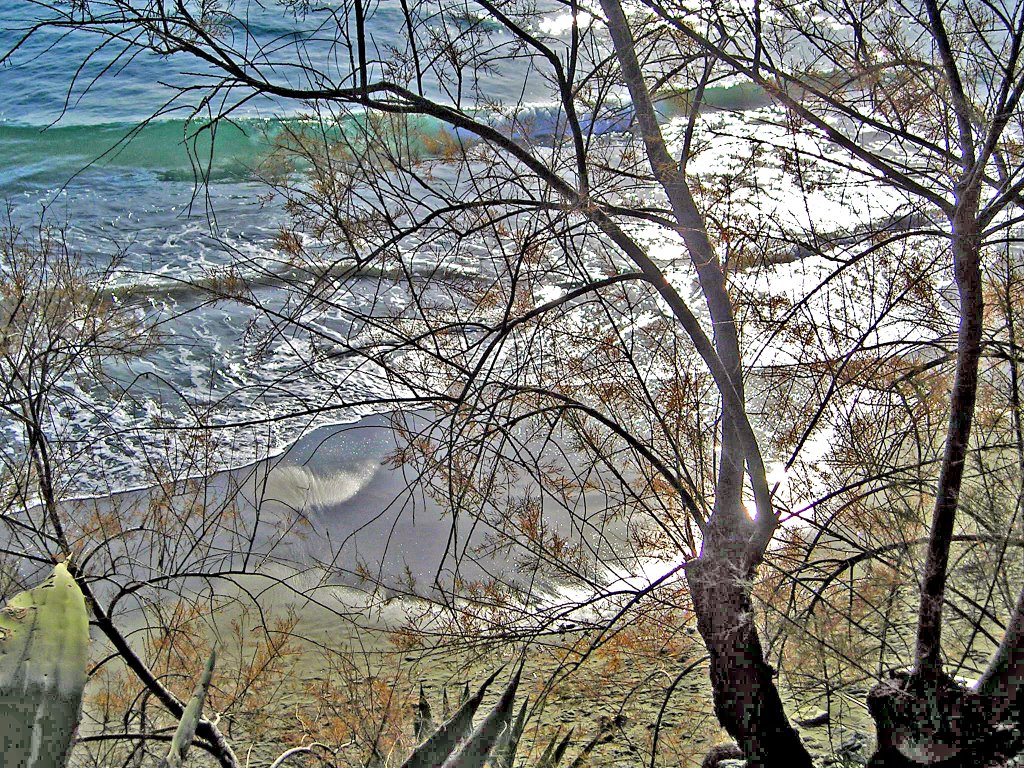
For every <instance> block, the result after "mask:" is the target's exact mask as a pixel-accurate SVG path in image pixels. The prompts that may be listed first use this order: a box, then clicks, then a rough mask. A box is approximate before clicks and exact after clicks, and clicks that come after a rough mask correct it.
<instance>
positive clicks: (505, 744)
mask: <svg viewBox="0 0 1024 768" xmlns="http://www.w3.org/2000/svg"><path fill="white" fill-rule="evenodd" d="M529 703H530V699H529V698H525V699H523V704H522V706H521V707H520V708H519V715H518V716H517V717H516V719H515V722H513V723H511V724H510V726H509V727H508V728H506V729H505V730H504V731H502V734H501V738H500V739H499V740H498V743H497V744H495V746H494V749H493V750H492V751H493V753H494V761H493V762H494V766H495V768H512V766H513V765H515V760H516V751H517V750H518V749H519V740H520V739H522V738H523V731H524V730H526V709H527V706H528V705H529Z"/></svg>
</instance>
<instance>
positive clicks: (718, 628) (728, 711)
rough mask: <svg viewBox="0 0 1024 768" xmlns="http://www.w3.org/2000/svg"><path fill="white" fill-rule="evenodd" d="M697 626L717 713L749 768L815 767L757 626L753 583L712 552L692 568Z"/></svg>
mask: <svg viewBox="0 0 1024 768" xmlns="http://www.w3.org/2000/svg"><path fill="white" fill-rule="evenodd" d="M686 580H687V582H688V584H689V587H690V593H691V595H692V597H693V605H694V610H695V612H696V614H697V628H698V630H699V631H700V634H701V637H703V638H704V643H705V645H706V646H707V649H708V652H709V654H710V657H711V687H712V691H713V694H714V701H715V715H716V716H717V717H718V721H719V723H721V724H722V726H723V727H724V728H725V729H726V730H727V731H728V732H729V735H730V736H732V737H733V739H735V740H736V743H737V744H738V745H739V747H740V749H741V750H742V751H743V754H744V756H745V757H746V759H747V765H748V766H751V767H752V768H753V767H757V768H760V767H761V766H786V768H810V766H811V757H810V755H809V754H808V752H807V749H806V748H805V747H804V745H803V742H802V741H801V740H800V736H799V735H798V734H797V732H796V731H795V730H793V728H792V727H791V726H790V724H789V720H788V719H787V718H786V712H785V709H784V707H783V705H782V699H781V697H780V696H779V691H778V688H777V687H776V685H775V680H774V670H773V669H772V668H771V666H769V664H768V663H767V662H766V661H765V658H764V652H763V651H762V648H761V641H760V639H759V638H758V634H757V628H756V626H755V625H754V613H753V609H752V605H751V600H750V583H749V581H747V580H745V579H743V578H742V575H741V574H740V573H738V572H737V569H736V568H735V566H734V565H733V564H732V563H730V562H728V561H725V560H721V559H714V558H709V557H708V556H707V555H706V554H705V555H704V556H703V557H701V558H700V559H699V560H695V561H693V562H691V563H690V564H689V565H688V566H687V568H686Z"/></svg>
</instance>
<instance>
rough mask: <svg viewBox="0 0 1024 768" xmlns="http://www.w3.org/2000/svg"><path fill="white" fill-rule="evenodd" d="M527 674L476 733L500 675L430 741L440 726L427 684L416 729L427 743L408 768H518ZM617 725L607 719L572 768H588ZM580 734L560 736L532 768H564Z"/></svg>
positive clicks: (515, 682) (508, 690) (470, 698)
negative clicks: (521, 692) (521, 695)
mask: <svg viewBox="0 0 1024 768" xmlns="http://www.w3.org/2000/svg"><path fill="white" fill-rule="evenodd" d="M521 671H522V668H521V667H520V670H519V671H517V672H516V674H515V675H514V676H513V677H512V680H511V681H510V682H509V684H508V686H507V687H506V688H505V691H504V693H503V694H502V696H501V699H500V701H499V702H498V703H497V705H495V707H494V709H493V710H491V712H490V713H489V714H488V715H487V717H486V718H485V719H484V720H483V722H482V723H481V724H480V725H479V726H477V727H476V728H475V729H474V728H473V716H474V715H475V714H476V711H477V709H479V707H480V702H481V701H482V700H483V697H484V693H485V692H486V691H487V688H488V686H490V684H491V683H492V682H494V679H495V677H496V676H497V673H494V674H492V675H491V676H490V677H489V678H488V679H487V680H486V681H484V683H483V685H482V686H480V689H479V690H478V691H477V692H476V694H474V695H472V696H470V695H468V694H467V695H464V696H463V701H462V704H461V706H460V707H459V709H458V710H456V712H455V714H453V715H452V716H451V717H450V718H449V719H448V720H446V721H445V722H444V723H442V724H441V725H440V726H439V727H437V728H436V729H434V730H433V732H432V733H430V735H429V736H427V734H428V733H429V732H430V731H431V729H432V728H433V727H434V726H433V722H434V721H433V713H432V711H431V708H430V702H428V701H427V697H426V693H425V691H424V689H423V686H422V685H421V686H420V697H419V702H418V703H417V705H416V711H415V717H414V729H415V734H416V738H417V739H422V740H423V741H422V743H421V744H420V746H419V747H417V748H416V750H415V751H413V753H412V755H411V756H410V757H409V759H408V760H406V761H405V763H403V764H402V768H438V766H440V767H441V768H484V766H485V765H487V764H489V765H490V766H491V768H514V767H515V762H516V752H517V751H518V749H519V743H520V741H521V739H522V737H523V733H524V731H525V730H526V715H527V708H528V704H529V701H528V700H526V699H524V700H523V702H522V704H521V705H520V707H519V712H518V714H517V715H516V716H515V717H513V710H514V700H515V693H516V689H517V688H518V685H519V677H520V674H521ZM467 691H468V688H467ZM616 725H621V720H620V719H619V718H616V719H614V720H612V719H605V718H602V721H601V723H600V728H599V731H598V733H597V735H595V736H594V737H593V738H592V739H591V740H590V741H588V742H587V743H586V744H585V745H584V746H583V749H582V750H580V753H579V754H578V755H577V756H576V758H575V759H574V760H573V762H572V763H571V764H570V765H569V768H582V766H583V765H584V763H585V762H586V759H587V757H588V756H589V755H590V753H591V752H592V751H593V750H594V748H595V747H596V746H597V745H598V744H601V743H602V742H604V741H607V740H608V739H609V738H610V732H611V730H612V728H613V727H614V726H616ZM574 730H575V729H570V730H569V732H568V733H567V734H565V736H562V734H561V732H560V731H559V732H558V733H556V734H555V736H554V737H553V738H552V739H551V741H550V742H549V743H548V745H547V746H546V747H545V748H544V750H543V752H542V753H541V757H540V759H539V760H538V761H537V762H536V763H535V764H534V765H533V766H532V768H558V766H559V765H560V764H561V762H562V759H563V758H564V757H565V753H566V752H567V750H568V747H569V744H570V742H571V741H572V736H573V732H574Z"/></svg>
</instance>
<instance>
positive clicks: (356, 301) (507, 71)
mask: <svg viewBox="0 0 1024 768" xmlns="http://www.w3.org/2000/svg"><path fill="white" fill-rule="evenodd" d="M233 7H234V8H236V9H239V8H242V7H243V6H241V5H240V4H235V5H234V6H233ZM246 8H247V11H246V13H247V30H248V32H247V34H249V35H250V36H251V37H250V38H249V42H250V43H267V42H269V41H275V40H276V41H277V42H278V44H279V45H278V50H279V51H281V53H280V56H281V59H280V61H276V62H274V61H270V62H268V64H267V70H266V71H267V73H268V74H272V75H274V76H275V77H278V78H279V79H281V80H284V81H289V78H294V77H295V74H294V71H293V69H291V68H289V66H287V57H286V52H287V51H288V50H292V49H291V48H290V46H291V44H293V43H301V45H302V46H303V50H304V56H305V62H306V63H307V64H308V65H310V66H312V67H313V68H314V69H317V70H319V71H321V72H323V73H326V74H327V75H328V76H331V77H333V78H334V81H335V82H341V81H343V80H344V78H345V76H346V63H345V62H346V59H345V57H344V56H342V55H340V54H339V52H338V51H337V50H336V48H335V46H334V44H333V35H331V34H326V31H329V29H328V28H324V29H319V31H318V28H319V27H320V25H322V24H323V23H324V22H325V20H327V19H329V18H330V13H331V9H330V8H329V7H328V8H325V9H323V11H322V12H321V13H313V14H311V15H308V16H305V17H296V16H294V15H292V14H289V13H288V12H287V11H286V10H285V7H284V6H283V5H278V4H273V3H271V4H267V5H258V4H256V3H251V4H249V5H248V6H246ZM43 10H44V9H42V8H41V6H39V5H36V4H34V3H31V2H26V0H0V55H4V54H7V53H8V52H10V51H11V50H12V48H14V47H15V45H16V43H17V42H18V41H19V40H20V39H21V38H22V37H23V35H24V32H25V30H26V29H28V28H29V27H30V26H31V25H32V24H33V23H35V21H36V20H37V15H38V14H39V13H41V12H42V11H43ZM539 18H542V17H539ZM403 23H404V22H403V16H402V15H401V11H400V10H399V6H398V4H397V3H380V4H377V5H372V4H371V12H370V15H369V17H368V20H367V25H368V31H369V34H370V36H371V37H372V38H373V40H374V45H375V46H376V47H377V49H378V50H381V51H383V50H385V49H386V47H387V46H388V45H391V44H394V43H397V40H396V39H395V38H394V36H395V35H396V34H400V33H401V30H402V29H403ZM424 23H428V24H429V23H434V22H432V21H431V20H429V19H428V20H425V21H424ZM454 23H456V24H457V23H458V22H457V21H456V22H454ZM485 26H487V32H488V34H491V35H494V36H495V37H494V38H492V42H495V43H499V42H500V41H501V40H500V31H498V30H497V29H496V26H495V25H489V26H488V25H485ZM231 35H232V36H233V37H232V39H233V40H234V42H235V44H236V45H241V44H243V43H244V42H245V40H244V39H243V38H244V35H243V32H242V30H241V29H240V28H238V29H232V30H231ZM97 43H98V39H97V38H96V37H94V36H91V35H88V34H85V33H81V32H72V33H65V32H58V31H43V32H41V33H38V34H36V35H34V36H32V37H31V38H30V39H29V40H28V42H27V43H24V44H23V45H22V46H21V48H20V49H19V50H17V51H15V52H14V53H12V54H11V55H9V56H8V57H7V59H6V61H5V62H4V63H3V64H2V65H0V94H2V97H0V200H2V201H3V202H4V203H6V205H7V207H8V209H9V216H10V217H11V219H12V220H13V221H14V223H15V224H16V225H17V226H19V227H22V228H24V229H25V230H26V231H30V230H31V229H32V227H34V226H36V225H37V224H38V223H39V222H40V221H43V222H44V223H45V224H47V225H49V226H58V227H61V228H62V229H63V230H64V231H65V232H66V236H67V238H68V240H69V242H70V244H71V246H72V247H73V248H74V249H75V250H76V252H77V253H79V254H80V255H81V257H82V260H83V261H84V262H86V263H87V264H95V265H99V266H104V265H105V264H107V263H109V262H110V261H111V259H113V258H115V256H116V257H119V258H121V259H122V264H121V272H120V273H119V281H120V282H122V283H127V284H134V285H142V286H144V290H135V291H127V292H125V293H124V294H123V295H125V296H135V297H143V299H144V300H143V299H139V301H140V311H144V312H146V313H148V314H149V315H150V316H151V317H153V318H155V319H157V320H158V321H159V322H160V327H161V331H162V333H163V337H164V340H165V344H164V346H163V347H161V348H160V349H159V350H157V351H155V352H152V353H150V354H148V355H147V356H146V357H145V359H140V360H134V361H130V362H127V363H124V364H122V365H121V366H119V367H118V368H117V369H115V370H114V371H113V373H114V376H115V379H116V381H117V382H118V383H119V385H120V386H123V387H124V391H123V392H118V391H114V392H113V394H111V393H110V392H107V391H105V390H100V389H97V388H90V387H88V386H85V385H83V384H82V383H81V382H77V381H74V382H73V381H69V382H68V383H67V389H66V391H67V392H68V397H67V398H66V402H64V403H63V404H62V405H61V407H62V408H63V409H64V410H63V411H62V414H61V422H62V427H61V428H62V429H63V430H64V432H63V434H64V436H65V438H66V439H70V440H72V441H77V442H76V444H78V443H81V444H83V445H89V450H87V451H79V452H78V455H79V456H80V457H84V458H82V459H81V461H82V464H81V465H80V466H78V467H75V468H74V471H75V473H76V476H77V477H80V478H82V482H83V483H84V487H85V488H87V489H88V490H104V487H103V486H104V484H105V483H111V482H113V483H115V485H118V486H123V485H130V484H132V483H134V482H138V481H140V480H142V479H143V478H141V477H139V475H138V472H137V471H136V469H137V468H138V467H139V466H142V465H144V464H146V463H157V464H159V463H160V460H158V459H154V457H152V456H148V454H147V458H146V459H145V460H140V453H144V452H146V451H147V450H150V448H151V446H152V445H154V444H157V443H162V442H163V441H164V440H165V438H166V435H159V437H158V439H157V438H155V437H154V435H153V433H151V432H150V431H149V427H148V425H149V424H151V423H152V422H153V420H155V419H163V420H167V419H170V420H173V421H177V422H179V423H181V422H183V421H184V422H185V423H188V422H190V420H191V421H194V420H196V419H197V418H199V417H197V414H200V415H201V419H202V420H203V421H207V422H213V423H219V424H223V423H230V422H234V421H237V420H239V419H247V418H249V417H251V416H253V414H263V415H267V416H272V417H277V416H280V415H281V414H282V413H286V412H288V411H289V409H290V408H293V407H295V404H296V403H300V404H301V406H302V408H303V409H308V408H311V407H316V406H317V405H318V404H326V403H335V404H336V403H337V401H338V400H339V399H342V400H345V401H346V402H356V401H358V400H359V399H360V398H363V397H365V398H372V397H373V396H374V395H375V394H378V393H379V392H380V389H379V386H380V385H379V383H378V382H377V380H376V379H375V378H374V375H373V373H372V372H367V371H364V370H361V369H358V370H357V368H356V367H354V366H355V364H354V363H351V362H349V361H345V360H341V361H338V362H336V363H332V366H331V367H330V368H328V369H325V370H317V371H313V372H311V371H310V369H309V368H308V367H306V366H305V363H304V361H302V360H301V359H299V358H297V357H296V355H295V349H296V345H295V344H293V343H292V340H290V339H282V340H281V343H280V345H279V348H272V349H271V350H270V353H269V356H268V355H266V354H265V355H264V356H262V357H259V358H257V357H255V356H254V355H253V352H252V345H251V344H250V343H249V340H250V339H251V338H252V329H253V325H252V322H253V320H254V318H255V315H256V313H255V311H254V310H252V309H251V308H244V307H242V306H240V305H238V304H234V303H232V302H224V301H222V302H218V303H215V304H214V303H210V302H208V301H206V300H204V299H203V297H202V295H201V293H198V292H189V291H180V290H177V291H166V292H161V288H160V287H161V286H169V285H174V286H180V285H181V284H182V283H183V282H188V281H197V282H203V281H204V280H207V279H208V278H209V277H210V276H211V275H216V274H217V271H218V270H223V269H224V268H225V267H227V266H228V265H232V266H233V267H234V266H238V265H240V266H241V268H242V269H243V270H246V269H255V270H264V272H265V271H266V270H268V269H269V270H270V271H274V269H276V267H274V266H273V265H274V264H275V263H276V262H277V260H278V259H279V256H278V254H277V251H276V249H275V247H274V243H275V238H276V237H277V236H278V234H279V232H280V230H281V228H282V227H285V226H288V225H289V224H290V222H289V219H288V217H287V216H286V214H285V212H284V211H283V209H282V207H281V206H280V204H279V203H277V202H276V201H274V200H269V201H268V199H267V196H266V192H267V189H266V187H265V186H263V185H262V184H261V183H260V182H259V181H257V180H256V178H255V176H256V175H257V171H258V169H259V167H260V164H261V162H262V161H263V159H264V158H265V157H266V153H267V151H268V150H269V149H270V148H271V146H272V145H273V142H274V139H275V137H277V136H278V135H280V133H281V132H282V130H284V129H288V130H295V129H297V128H301V127H302V124H303V122H304V120H305V119H306V118H304V117H303V115H304V113H305V112H306V111H307V110H308V109H309V105H306V104H302V103H296V102H285V101H276V100H273V99H269V98H266V97H257V98H252V94H249V93H245V92H242V91H236V92H232V93H230V94H227V95H226V99H227V100H226V101H225V102H219V103H218V108H219V109H231V120H230V121H219V122H217V123H216V126H215V130H216V134H215V137H214V132H213V130H212V125H213V124H212V123H211V121H210V114H209V110H207V109H204V108H201V107H203V106H204V105H203V104H202V102H201V101H200V99H201V94H199V93H198V92H186V93H182V92H181V91H180V88H181V87H182V86H186V85H188V84H190V83H195V82H197V79H201V78H202V77H203V75H204V74H208V73H204V71H203V69H202V67H201V66H200V65H197V64H196V63H195V62H194V61H192V60H189V59H186V58H184V57H181V56H169V57H157V56H154V55H147V54H139V55H130V56H128V55H124V52H123V51H120V50H118V49H117V48H116V47H107V48H102V49H99V50H97V49H96V46H97ZM481 77H482V78H486V82H483V83H481V85H483V86H484V90H485V91H486V92H487V93H488V94H489V96H490V97H492V98H494V99H495V100H497V101H500V102H504V103H505V104H528V105H530V106H529V107H528V108H527V109H526V110H525V112H524V113H523V114H521V115H519V117H518V118H517V119H516V120H511V119H510V118H508V117H507V116H505V117H497V116H494V117H490V116H489V115H488V113H485V112H478V114H479V115H480V117H481V118H483V119H487V120H490V121H491V122H492V124H493V125H495V126H497V127H499V128H500V129H502V130H505V131H507V132H508V133H509V134H510V135H512V136H514V137H516V138H519V139H527V140H530V141H533V142H539V143H545V142H547V143H550V142H554V141H558V140H559V134H560V131H561V130H562V129H563V126H564V115H563V114H562V113H561V111H560V110H559V109H558V108H557V107H556V106H553V105H552V102H551V101H550V94H549V91H548V85H547V83H546V82H545V80H544V79H543V78H541V77H538V76H537V72H536V70H535V69H533V68H531V67H530V66H529V65H528V64H527V63H525V62H524V61H522V60H511V61H508V62H506V63H504V64H499V65H496V66H495V67H491V68H489V69H488V70H486V71H485V72H483V73H482V74H481ZM296 84H298V83H296ZM423 85H424V88H425V90H426V91H427V92H428V93H433V94H435V95H441V94H444V93H446V92H447V91H448V90H450V89H449V86H450V84H449V83H441V82H437V81H436V80H432V79H431V78H430V77H427V78H425V80H424V83H423ZM473 85H474V83H473V82H472V81H471V80H470V81H467V82H466V83H463V86H464V87H465V88H466V89H467V90H471V89H472V87H473ZM708 99H709V101H710V103H711V106H713V107H721V108H741V109H742V108H748V107H750V106H757V105H758V103H759V102H761V101H763V97H762V95H761V94H759V93H756V92H752V91H750V90H749V89H744V88H742V87H733V88H720V89H713V90H711V91H710V92H709V94H708ZM684 102H685V99H682V100H681V102H680V103H684ZM677 108H678V104H676V105H673V104H672V103H665V104H664V105H663V112H664V114H665V115H670V114H672V112H673V110H675V109H677ZM494 114H495V115H497V114H498V113H494ZM630 118H631V115H630V111H629V109H628V106H622V107H619V108H610V109H606V110H605V111H604V112H602V113H601V114H600V115H596V116H590V115H588V114H586V113H585V112H584V114H582V122H583V123H584V126H585V127H588V128H591V129H592V130H593V131H594V132H595V133H610V132H617V131H624V130H628V128H629V124H630ZM348 119H349V120H358V119H359V118H358V117H355V118H348ZM414 127H415V129H416V131H419V132H425V133H427V134H429V133H432V132H438V131H443V130H446V129H444V128H443V127H441V126H439V125H437V124H435V123H431V122H430V121H425V120H421V121H419V122H418V123H416V124H415V126H414ZM331 130H336V131H339V132H340V131H344V130H346V128H345V125H344V124H342V125H340V126H337V125H336V126H335V127H334V128H332V129H331ZM268 264H269V265H271V266H270V267H268V266H267V265H268ZM350 288H351V290H350V291H348V292H347V293H346V294H345V298H344V299H339V303H340V304H344V302H349V303H350V304H351V305H358V306H359V307H361V308H365V307H366V306H367V304H368V303H369V302H370V301H371V300H372V299H374V298H379V294H380V292H381V291H382V290H384V292H385V293H387V290H386V289H382V288H381V286H380V284H379V282H377V281H374V280H367V281H365V286H364V285H363V284H362V283H360V282H359V281H358V280H356V281H354V282H353V284H352V285H351V286H350ZM257 298H258V301H259V302H260V303H261V304H262V305H263V306H264V307H268V308H272V309H273V308H279V307H282V306H284V305H285V304H286V303H287V302H288V299H289V297H288V296H287V295H286V294H284V293H283V292H282V290H281V289H280V287H279V286H275V285H273V284H272V282H268V283H267V284H266V285H261V287H260V288H259V290H258V291H257ZM384 299H385V300H388V301H400V300H401V299H400V297H397V298H396V296H392V295H385V296H384ZM320 321H321V322H322V323H323V324H324V326H325V327H327V328H329V329H330V330H331V331H332V332H337V333H339V334H344V333H345V332H346V331H347V326H346V324H347V323H348V320H347V316H346V314H345V311H344V306H342V307H341V308H340V309H339V310H338V313H337V316H336V317H325V318H322V319H321V320H320ZM116 389H117V388H116V387H115V390H116ZM332 413H333V415H332V417H331V418H341V417H343V418H354V417H356V416H358V415H360V413H362V412H361V411H360V410H359V409H358V408H355V409H353V410H352V412H351V413H346V414H343V415H342V416H339V415H338V414H337V412H332ZM307 426H309V423H308V420H300V422H299V423H297V424H295V425H290V424H289V423H287V422H282V421H274V422H273V423H272V424H271V425H267V426H263V427H259V428H256V429H250V430H249V431H244V430H224V431H222V432H220V433H219V437H218V441H219V451H220V454H219V455H220V456H221V457H222V460H223V462H224V463H226V464H232V463H240V462H243V461H248V460H251V459H252V458H253V457H254V454H255V452H256V451H257V449H258V447H259V446H262V447H263V450H266V447H267V446H268V445H269V446H270V447H271V448H273V447H275V446H277V447H279V446H281V445H284V444H286V443H287V442H288V441H289V440H291V439H292V438H293V437H294V436H295V434H297V432H296V430H299V429H302V428H305V427H307ZM0 432H4V433H5V434H6V436H7V438H8V442H9V444H14V445H16V444H17V441H18V435H17V430H16V429H14V428H13V427H12V425H11V424H4V423H3V422H2V421H0ZM111 467H116V468H118V469H119V470H121V471H120V472H110V471H109V469H110V468H111Z"/></svg>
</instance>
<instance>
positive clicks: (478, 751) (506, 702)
mask: <svg viewBox="0 0 1024 768" xmlns="http://www.w3.org/2000/svg"><path fill="white" fill-rule="evenodd" d="M521 671H522V670H521V669H519V670H517V671H516V673H515V675H513V676H512V680H511V681H509V684H508V686H507V687H506V688H505V691H504V692H503V693H502V694H501V699H499V701H498V703H497V704H496V705H495V707H494V709H492V710H491V711H490V712H489V713H488V714H487V717H485V718H484V721H483V722H482V723H480V725H479V726H477V728H476V730H475V731H473V733H472V735H470V737H469V739H468V740H467V741H466V742H465V744H463V745H462V746H461V747H460V748H459V749H458V750H457V751H455V752H454V753H453V754H451V755H450V756H449V757H448V759H447V760H445V761H444V765H443V768H483V766H484V764H485V763H486V762H487V758H488V757H489V756H490V754H491V749H493V747H494V745H495V744H496V743H497V742H498V738H499V737H500V736H501V732H502V731H504V730H505V729H506V728H508V727H509V725H510V723H511V721H512V712H513V707H514V705H515V698H516V690H517V689H518V687H519V676H520V673H521ZM492 679H493V678H492Z"/></svg>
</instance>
